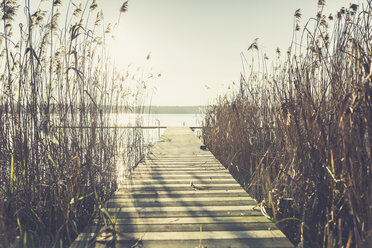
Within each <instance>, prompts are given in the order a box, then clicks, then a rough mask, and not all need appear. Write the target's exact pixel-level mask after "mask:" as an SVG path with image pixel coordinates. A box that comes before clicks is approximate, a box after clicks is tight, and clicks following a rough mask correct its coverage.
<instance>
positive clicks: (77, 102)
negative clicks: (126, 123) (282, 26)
mask: <svg viewBox="0 0 372 248" xmlns="http://www.w3.org/2000/svg"><path fill="white" fill-rule="evenodd" d="M25 2H26V6H23V7H25V8H24V9H22V11H23V10H24V13H25V16H26V23H23V24H22V25H18V24H17V25H15V24H13V18H14V16H15V14H16V12H17V9H18V7H19V6H18V5H17V1H14V0H5V1H2V2H1V16H2V23H3V25H2V26H3V29H2V31H1V37H0V39H1V47H0V49H1V50H0V68H1V70H2V71H3V72H5V73H4V74H3V75H2V76H1V77H0V81H1V84H0V171H1V173H0V247H10V245H11V244H12V245H13V246H25V247H26V246H27V247H65V246H67V245H68V244H69V243H70V242H71V241H72V240H73V239H74V238H75V237H76V235H77V234H78V233H79V232H80V231H81V229H82V228H83V227H84V225H85V224H86V223H87V221H88V220H89V219H90V218H91V217H92V215H93V214H94V212H95V211H100V205H99V203H100V202H104V201H105V200H106V199H107V198H108V197H109V196H110V195H111V194H112V192H113V191H114V190H115V189H116V188H117V169H118V168H117V161H118V157H119V154H118V148H119V147H120V146H123V144H122V143H120V142H121V141H120V140H122V139H121V138H120V137H121V136H119V135H120V134H119V132H118V131H117V129H114V130H109V129H102V128H97V127H99V126H108V125H109V124H110V123H111V122H112V116H113V115H112V113H114V112H116V110H117V108H118V106H119V105H128V103H127V100H126V97H125V96H126V95H127V94H126V93H127V89H126V87H124V86H125V82H126V80H127V78H128V77H131V76H132V75H121V74H120V73H118V72H117V71H116V70H115V69H113V67H111V66H110V61H109V58H108V56H107V53H106V50H105V46H104V42H105V40H106V38H105V36H106V35H109V30H108V28H107V26H104V25H103V24H102V23H103V19H102V15H101V14H100V12H97V10H96V8H97V4H96V1H87V2H86V4H85V5H76V6H75V5H71V2H70V3H68V4H69V7H68V8H69V11H68V13H67V16H66V17H65V18H66V21H64V20H59V19H60V18H62V17H61V15H60V13H59V11H58V9H59V6H60V4H61V1H58V0H57V1H56V0H53V1H49V2H48V4H49V6H50V9H48V10H47V11H43V10H38V11H36V12H35V13H31V12H30V6H29V2H30V1H25ZM67 2H69V1H67ZM34 4H35V3H34ZM119 7H120V6H119ZM118 9H119V8H118ZM125 11H126V9H125ZM125 11H123V12H125ZM71 13H72V14H71ZM118 13H119V12H118ZM92 16H94V17H95V19H92ZM60 23H66V25H65V26H64V27H59V26H58V25H59V24H60ZM68 23H71V24H68ZM13 32H15V33H16V34H15V35H14V34H12V33H13ZM123 85H124V86H123ZM110 116H111V117H110ZM57 126H65V127H66V126H91V127H92V128H86V129H80V128H74V129H68V128H67V129H59V128H57ZM124 135H126V136H127V137H128V134H124ZM129 136H131V137H132V138H131V139H129V140H128V142H126V141H125V142H124V144H125V145H127V146H128V147H130V149H131V150H130V152H127V153H126V156H127V160H132V161H136V160H137V161H138V159H139V158H140V156H141V153H140V152H141V151H142V148H143V144H142V143H143V142H141V133H140V132H138V130H136V133H135V134H131V135H129ZM137 154H139V155H137Z"/></svg>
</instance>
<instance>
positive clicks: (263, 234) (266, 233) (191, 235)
mask: <svg viewBox="0 0 372 248" xmlns="http://www.w3.org/2000/svg"><path fill="white" fill-rule="evenodd" d="M126 235H128V236H131V237H134V238H137V239H141V240H200V239H202V240H206V239H214V240H220V239H242V238H285V236H284V234H283V233H282V232H281V231H280V230H248V231H207V232H200V231H197V232H144V233H126ZM88 236H89V237H93V236H94V233H89V234H88ZM77 240H79V237H78V239H77ZM117 240H125V238H124V237H122V236H118V237H117Z"/></svg>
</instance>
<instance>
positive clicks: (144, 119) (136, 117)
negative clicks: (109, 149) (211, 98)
mask: <svg viewBox="0 0 372 248" xmlns="http://www.w3.org/2000/svg"><path fill="white" fill-rule="evenodd" d="M111 119H112V121H113V122H112V125H115V126H139V125H141V126H143V127H146V126H151V127H158V126H165V127H170V126H187V127H201V126H202V123H203V120H204V114H128V113H121V114H118V115H117V116H116V114H115V115H113V116H112V118H111ZM164 130H165V129H164V128H160V129H158V128H152V129H142V132H143V137H144V142H145V144H146V145H153V144H154V143H155V142H156V141H157V140H158V138H159V137H160V136H161V135H162V134H163V132H164Z"/></svg>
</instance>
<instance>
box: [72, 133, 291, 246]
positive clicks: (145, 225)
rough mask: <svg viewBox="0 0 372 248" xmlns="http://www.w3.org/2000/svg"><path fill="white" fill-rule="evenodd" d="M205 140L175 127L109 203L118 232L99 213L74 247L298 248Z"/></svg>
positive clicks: (157, 144) (109, 209)
mask: <svg viewBox="0 0 372 248" xmlns="http://www.w3.org/2000/svg"><path fill="white" fill-rule="evenodd" d="M200 145H201V143H200V141H199V140H198V139H197V138H196V136H195V135H194V133H193V132H192V131H191V130H190V129H188V128H185V127H179V128H178V127H177V128H167V129H166V130H165V132H164V134H163V136H162V137H161V138H160V140H159V141H158V142H157V143H156V145H155V146H154V147H153V149H152V151H151V153H150V154H149V155H148V156H147V158H146V159H145V161H143V162H142V163H140V164H139V166H138V167H137V168H136V169H135V171H134V172H133V175H132V178H131V180H129V181H128V184H127V185H123V186H121V187H120V189H119V190H118V191H117V192H116V193H115V195H114V197H113V199H112V200H110V201H109V202H108V205H107V207H108V208H107V210H108V211H109V212H110V214H111V215H112V216H114V215H115V212H116V213H117V221H116V230H117V232H116V233H115V232H114V231H112V228H106V229H105V228H103V229H102V224H103V221H100V220H98V219H97V220H96V221H95V222H94V223H92V224H91V226H89V228H87V230H86V232H85V233H82V234H81V235H80V236H79V237H78V238H77V240H76V241H75V243H73V245H72V247H81V245H82V247H86V246H87V245H86V244H87V242H86V241H90V245H89V247H106V246H107V247H150V248H152V247H177V248H181V247H188V248H194V247H208V248H211V247H293V245H292V244H291V243H290V242H289V241H288V239H287V238H286V237H285V236H284V235H283V233H282V232H281V231H280V230H278V228H277V227H276V226H275V225H274V224H273V223H272V222H271V221H270V220H268V219H267V218H265V217H264V216H262V214H261V211H260V208H259V206H258V205H257V203H256V202H255V201H254V200H253V199H252V198H251V197H249V195H248V194H247V193H246V192H245V191H244V190H243V189H242V188H241V186H240V185H239V184H238V183H237V182H236V181H235V180H234V179H233V178H232V176H231V175H230V174H229V172H228V171H227V170H226V169H225V168H224V167H223V166H222V165H221V164H220V163H219V162H218V160H216V159H215V157H214V156H213V155H212V154H211V153H210V152H209V151H203V150H201V149H200ZM119 209H120V210H119ZM100 225H101V226H100ZM97 230H101V232H99V231H97ZM102 230H105V231H102ZM110 232H111V233H110ZM97 233H99V234H98V235H97ZM113 233H114V234H115V235H112V234H113ZM93 236H96V238H92V237H93ZM130 237H135V238H137V239H138V240H137V241H136V240H130ZM105 240H106V242H105ZM108 241H109V242H108Z"/></svg>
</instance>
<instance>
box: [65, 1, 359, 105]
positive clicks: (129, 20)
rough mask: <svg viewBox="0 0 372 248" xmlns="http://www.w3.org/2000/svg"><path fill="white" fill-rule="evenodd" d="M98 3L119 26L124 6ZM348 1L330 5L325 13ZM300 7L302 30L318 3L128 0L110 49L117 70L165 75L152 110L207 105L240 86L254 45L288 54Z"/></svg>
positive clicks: (153, 93)
mask: <svg viewBox="0 0 372 248" xmlns="http://www.w3.org/2000/svg"><path fill="white" fill-rule="evenodd" d="M65 1H67V0H62V2H65ZM73 2H76V3H78V2H79V1H77V0H76V1H73ZM97 2H98V4H99V7H100V8H101V9H102V10H103V12H104V17H105V22H106V23H109V22H112V23H115V22H117V21H118V17H119V9H120V7H121V5H122V3H123V2H124V0H101V1H99V0H98V1H97ZM360 2H362V3H363V2H365V0H355V1H354V2H353V3H357V4H358V3H359V4H360ZM349 3H350V0H326V6H325V10H324V13H325V14H326V15H328V14H329V13H335V12H336V11H337V10H339V9H340V8H341V7H342V6H346V7H348V6H349ZM299 8H300V9H301V13H302V23H301V24H304V23H305V21H306V20H308V18H310V17H313V16H315V15H316V13H317V0H280V1H279V0H156V1H154V0H129V1H128V11H127V12H126V13H124V14H122V15H121V17H120V23H119V25H118V27H117V29H116V31H115V40H112V41H111V42H109V43H108V44H109V49H110V51H111V54H112V59H113V60H114V61H115V65H116V67H118V69H119V70H126V68H128V64H131V65H132V67H133V68H136V67H141V68H143V70H144V71H145V74H146V75H147V74H148V73H152V74H154V75H157V74H159V73H161V77H160V78H157V79H156V80H148V81H149V82H148V84H149V85H148V90H149V99H151V104H152V105H177V106H182V105H194V106H195V105H207V104H211V103H213V101H214V99H216V98H217V97H218V95H221V94H223V93H224V92H226V91H227V88H228V86H229V85H230V84H231V83H232V82H238V81H239V78H240V72H242V70H243V67H242V62H241V53H244V54H245V55H246V56H247V57H249V54H250V52H248V51H247V48H248V47H249V45H250V44H251V43H252V42H253V40H254V39H256V38H259V40H258V44H259V47H260V49H261V50H262V51H264V52H265V53H267V54H268V55H269V58H273V57H274V54H275V50H276V48H277V47H279V48H280V49H281V51H286V50H287V48H288V47H289V45H290V42H291V39H292V33H293V32H292V30H293V23H294V16H293V15H294V12H295V11H296V10H297V9H299ZM148 54H150V55H151V56H150V57H151V58H150V60H146V56H147V55H148ZM145 78H146V77H145Z"/></svg>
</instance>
